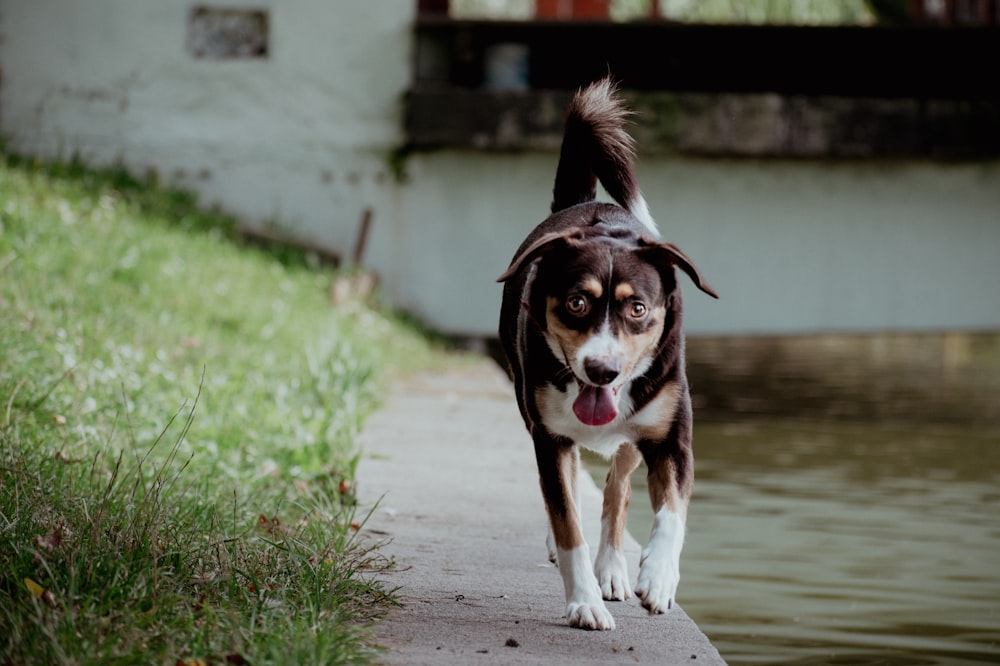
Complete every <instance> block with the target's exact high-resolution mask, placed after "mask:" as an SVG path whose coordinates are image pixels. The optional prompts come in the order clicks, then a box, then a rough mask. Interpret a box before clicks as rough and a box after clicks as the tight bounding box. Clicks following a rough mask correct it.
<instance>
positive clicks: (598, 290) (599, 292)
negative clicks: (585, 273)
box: [580, 277, 604, 299]
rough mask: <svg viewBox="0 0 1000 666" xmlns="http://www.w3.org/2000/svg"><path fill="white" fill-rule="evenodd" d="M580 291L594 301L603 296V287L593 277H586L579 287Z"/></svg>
mask: <svg viewBox="0 0 1000 666" xmlns="http://www.w3.org/2000/svg"><path fill="white" fill-rule="evenodd" d="M580 290H581V291H585V292H587V293H588V294H590V295H591V296H593V297H594V298H595V299H597V298H600V297H601V296H603V295H604V285H602V284H601V282H600V280H598V279H597V278H595V277H588V278H587V279H586V280H584V281H583V284H581V285H580Z"/></svg>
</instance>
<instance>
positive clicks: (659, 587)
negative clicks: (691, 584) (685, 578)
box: [635, 553, 681, 613]
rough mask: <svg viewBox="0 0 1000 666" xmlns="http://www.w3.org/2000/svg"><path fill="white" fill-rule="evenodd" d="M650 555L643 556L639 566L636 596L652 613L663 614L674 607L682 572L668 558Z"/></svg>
mask: <svg viewBox="0 0 1000 666" xmlns="http://www.w3.org/2000/svg"><path fill="white" fill-rule="evenodd" d="M648 555H649V553H644V554H643V559H642V563H641V564H640V565H639V579H638V580H637V581H636V584H635V594H636V596H637V597H639V600H640V601H641V602H642V606H643V608H645V609H646V610H648V611H649V612H650V613H663V612H665V611H668V610H670V609H671V608H673V606H674V597H675V596H676V595H677V584H678V583H680V580H681V575H680V571H678V569H677V567H676V566H674V565H673V563H672V562H671V561H670V560H669V559H668V558H665V557H648Z"/></svg>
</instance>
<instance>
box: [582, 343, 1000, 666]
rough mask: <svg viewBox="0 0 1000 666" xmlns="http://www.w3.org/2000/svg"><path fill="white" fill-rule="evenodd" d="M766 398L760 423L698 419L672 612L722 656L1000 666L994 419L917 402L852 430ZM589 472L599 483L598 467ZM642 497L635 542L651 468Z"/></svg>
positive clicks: (754, 418) (852, 423)
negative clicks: (677, 608)
mask: <svg viewBox="0 0 1000 666" xmlns="http://www.w3.org/2000/svg"><path fill="white" fill-rule="evenodd" d="M866 344H867V343H866ZM986 348H989V349H993V347H992V346H991V345H986ZM810 358H811V359H812V360H811V362H812V363H814V364H815V362H816V361H815V356H810ZM968 359H969V362H970V363H973V364H976V363H978V364H979V365H978V366H977V367H978V368H981V367H982V365H984V364H985V365H988V364H989V363H992V362H994V359H992V358H989V359H986V360H983V359H982V358H977V357H976V355H975V354H973V355H969V356H968ZM851 372H855V373H856V372H857V370H856V369H855V368H853V367H852V368H851ZM976 372H977V373H978V372H979V371H978V370H977V371H976ZM703 374H704V368H702V375H703ZM724 374H725V373H718V374H717V376H715V377H705V376H702V375H698V381H699V382H700V383H699V385H701V386H703V385H704V383H705V382H707V381H709V380H711V381H713V382H714V384H713V385H714V386H716V389H715V392H716V393H720V394H724V391H725V387H722V388H718V385H719V384H720V383H722V384H724V383H725V379H726V378H725V376H724ZM829 374H836V373H828V374H827V376H825V377H824V378H823V381H825V382H829V381H830V378H829ZM960 374H961V373H960V372H959V373H957V374H956V375H955V376H958V375H960ZM976 377H977V380H976V381H977V382H978V384H977V389H978V391H979V393H978V395H977V400H982V401H984V402H988V401H994V402H991V403H990V405H991V406H993V409H994V411H993V412H992V413H995V409H996V405H1000V391H996V392H993V391H994V387H993V386H992V385H991V384H990V383H989V382H990V381H997V382H1000V373H998V375H997V377H995V378H993V377H991V378H989V381H984V380H983V377H982V375H981V374H977V375H976ZM897 380H898V378H886V377H881V378H880V381H879V383H880V385H882V386H885V385H886V383H887V382H890V381H897ZM744 381H745V377H743V378H740V379H739V380H738V381H737V382H736V383H737V384H742V382H744ZM802 381H803V382H804V381H805V380H802ZM837 381H838V382H840V387H841V388H843V387H844V386H845V384H846V382H844V381H843V376H842V375H841V376H840V377H839V378H838V379H837ZM764 383H765V384H766V383H767V382H766V381H765V382H764ZM758 385H759V384H758ZM855 389H856V393H855V395H857V396H858V398H859V399H861V400H867V399H869V398H870V396H868V395H866V394H865V392H864V389H863V388H858V387H855ZM838 390H840V389H838ZM845 390H846V389H845ZM922 394H923V391H921V395H922ZM809 395H810V396H812V395H815V392H812V393H809ZM894 395H898V392H897V393H894ZM952 397H953V396H951V395H949V396H946V397H945V398H943V399H942V400H941V401H939V402H944V403H947V402H949V401H950V400H951V399H952ZM767 399H768V396H767V395H765V394H764V393H763V392H761V393H758V394H757V395H756V396H755V400H756V401H757V408H756V409H755V410H754V411H753V413H747V412H745V411H734V410H729V411H728V412H727V411H726V410H722V409H715V410H710V409H708V408H706V409H705V411H709V412H710V414H711V418H710V419H709V418H704V417H699V418H698V419H696V428H695V439H696V443H695V447H696V459H697V463H696V466H697V474H696V476H697V481H696V487H695V498H694V501H693V503H692V505H691V510H690V515H689V519H688V541H687V545H686V547H685V551H684V556H683V563H682V575H683V579H682V582H681V587H680V590H679V601H680V603H681V604H682V605H683V606H684V608H685V609H686V610H687V612H688V613H689V614H690V615H691V616H692V618H694V619H695V620H696V621H697V622H698V624H699V625H700V626H701V627H702V629H703V630H704V631H705V632H706V633H707V634H708V635H709V636H710V638H711V639H712V640H713V642H714V643H715V645H716V647H718V648H719V650H720V652H721V653H722V654H723V656H724V657H725V658H726V659H727V660H728V661H729V662H730V663H731V664H779V663H780V664H983V663H1000V510H998V509H1000V421H998V422H994V421H993V420H992V419H991V418H977V419H975V420H972V419H968V420H965V421H964V422H963V420H961V419H956V418H954V415H953V410H952V411H950V412H947V413H948V414H949V415H950V416H949V418H943V419H942V418H930V416H931V415H932V413H933V411H934V410H930V411H928V410H926V409H924V408H923V407H922V406H923V405H925V404H926V402H925V399H924V398H921V399H920V400H918V401H915V402H914V403H913V404H914V405H919V406H921V407H920V408H918V409H914V410H912V411H913V412H914V413H912V414H909V415H906V416H905V418H902V416H903V415H904V413H905V409H904V407H905V405H901V404H896V405H894V406H893V408H892V409H893V413H892V415H891V417H889V416H881V417H876V416H872V415H871V414H869V415H867V416H865V418H851V419H850V420H847V419H845V417H843V416H838V417H837V418H831V417H830V416H829V415H823V414H821V413H818V412H817V413H810V414H809V415H808V417H807V418H803V417H801V416H791V415H788V414H789V413H794V408H793V406H790V405H788V404H785V403H782V404H781V405H778V406H776V407H774V408H773V409H771V410H768V409H761V408H760V406H761V405H765V406H766V405H767V404H768V403H767ZM810 399H811V400H814V403H815V404H813V406H812V407H810V409H815V406H816V404H818V401H815V399H813V398H810ZM936 409H945V408H944V406H942V405H937V407H936ZM922 410H923V411H922ZM768 411H770V412H771V413H770V414H768V413H767V412H768ZM805 411H808V410H805ZM872 411H874V412H877V409H873V410H872ZM986 411H987V412H988V411H989V409H987V410H986ZM762 412H763V414H762ZM978 413H979V414H980V416H982V414H983V410H980V411H979V412H978ZM591 463H593V461H591ZM591 469H592V470H593V472H594V476H595V478H598V479H599V478H601V477H602V476H603V465H602V464H591ZM633 497H634V499H633V502H632V507H631V508H630V531H631V532H632V533H633V534H634V535H636V537H637V538H638V540H639V541H640V542H644V541H645V539H646V537H647V536H648V534H649V529H650V527H651V523H652V516H651V515H650V512H649V507H648V501H647V500H646V493H645V485H644V479H643V478H642V470H640V472H638V473H637V475H636V478H635V479H634V496H633Z"/></svg>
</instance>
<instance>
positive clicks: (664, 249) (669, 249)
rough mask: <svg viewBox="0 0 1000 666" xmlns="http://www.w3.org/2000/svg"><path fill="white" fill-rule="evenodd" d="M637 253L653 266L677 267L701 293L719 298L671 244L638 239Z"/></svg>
mask: <svg viewBox="0 0 1000 666" xmlns="http://www.w3.org/2000/svg"><path fill="white" fill-rule="evenodd" d="M638 253H639V255H640V256H643V257H645V258H646V260H647V261H649V263H651V264H653V265H654V266H677V267H678V268H680V269H681V270H682V271H684V272H685V273H687V274H688V277H690V278H691V281H692V282H694V284H695V286H697V287H698V288H699V289H701V290H702V291H703V292H705V293H706V294H708V295H709V296H711V297H712V298H718V297H719V295H718V294H717V293H716V292H715V290H714V289H712V288H711V287H710V286H708V282H706V281H705V278H704V277H702V275H701V271H699V270H698V267H697V266H695V265H694V262H693V261H691V259H690V258H689V257H688V256H687V255H686V254H684V253H683V252H681V249H680V248H679V247H677V246H676V245H674V244H673V243H661V242H658V241H651V240H648V239H646V238H640V239H639V250H638Z"/></svg>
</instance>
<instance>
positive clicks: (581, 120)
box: [498, 79, 718, 629]
mask: <svg viewBox="0 0 1000 666" xmlns="http://www.w3.org/2000/svg"><path fill="white" fill-rule="evenodd" d="M628 115H629V112H628V110H627V109H626V108H625V107H624V105H623V103H622V101H621V99H620V98H619V96H618V94H617V90H616V88H615V85H614V84H613V82H612V81H611V80H610V79H603V80H601V81H598V82H596V83H593V84H591V85H590V86H589V87H587V88H585V89H583V90H581V91H579V92H577V94H576V96H575V97H574V98H573V100H572V102H571V103H570V105H569V110H568V112H567V117H566V128H565V135H564V137H563V144H562V150H561V153H560V156H559V166H558V167H557V169H556V178H555V185H554V188H553V202H552V214H551V215H550V216H549V217H548V218H547V219H545V220H544V221H543V222H542V223H541V224H539V225H538V226H537V227H536V228H535V229H534V230H533V231H532V232H531V233H530V234H529V235H528V237H527V238H526V239H525V240H524V242H523V243H522V244H521V247H520V248H518V250H517V253H516V254H515V255H514V259H513V261H511V263H510V267H509V268H508V269H507V270H506V271H505V272H504V274H503V275H501V276H500V278H499V280H498V281H499V282H504V283H505V285H504V290H503V304H502V307H501V312H500V339H501V342H502V344H503V348H504V351H505V353H506V355H507V359H508V361H509V363H510V366H511V371H512V374H513V377H514V384H515V388H516V391H517V403H518V407H519V408H520V410H521V415H522V416H523V417H524V423H525V426H527V429H528V431H529V432H530V433H531V437H532V439H533V440H534V445H535V456H536V459H537V462H538V472H539V475H540V477H541V485H542V495H543V497H544V499H545V507H546V510H547V512H548V515H549V525H550V528H551V530H550V534H549V537H550V539H549V542H548V543H549V554H550V558H551V559H552V560H553V561H555V562H556V563H557V564H558V566H559V570H560V572H561V573H562V578H563V584H564V586H565V590H566V616H567V618H568V621H569V624H570V625H571V626H574V627H581V628H584V629H614V626H615V622H614V618H612V616H611V613H609V612H608V610H607V608H606V607H605V605H604V602H603V601H602V598H603V599H609V600H612V599H616V600H624V599H628V598H629V597H630V596H632V592H633V589H632V587H631V586H630V584H629V574H628V567H627V564H626V561H625V555H624V552H623V543H624V534H625V520H626V508H627V506H628V502H629V498H630V495H631V485H630V482H629V477H630V475H631V474H632V472H633V471H634V470H635V469H636V468H637V467H638V466H639V463H640V462H642V461H643V460H644V461H645V462H646V465H647V467H648V478H649V495H650V500H651V501H652V505H653V511H654V513H655V521H654V525H653V530H652V534H651V535H650V539H649V544H648V545H647V546H646V547H645V549H644V550H643V552H642V557H641V562H640V567H639V576H638V581H637V583H636V586H635V594H636V595H637V596H638V597H639V599H640V600H641V602H642V605H643V606H644V607H645V608H647V609H648V610H649V612H650V613H662V612H664V611H665V610H667V609H669V608H671V606H672V605H673V603H674V595H675V593H676V590H677V583H678V581H679V579H680V574H679V561H680V554H681V548H682V546H683V543H684V525H685V519H686V516H687V507H688V501H689V499H690V496H691V489H692V485H693V455H692V449H691V399H690V396H689V393H688V384H687V378H686V375H685V371H684V337H683V334H682V332H681V292H680V288H679V287H678V284H677V280H676V276H675V271H674V268H675V267H677V268H680V269H681V270H683V271H684V272H685V273H687V274H688V276H690V278H691V279H692V280H693V281H694V283H695V284H696V285H697V286H698V288H700V289H701V290H702V291H704V292H705V293H707V294H709V295H711V296H713V297H716V298H718V296H717V294H716V293H715V291H713V290H712V288H711V287H709V286H708V284H707V283H706V282H705V280H704V279H703V278H702V276H701V274H700V273H699V272H698V269H697V268H695V265H694V264H693V263H692V261H691V260H690V259H688V257H687V256H685V255H684V253H682V252H681V251H680V250H679V249H678V248H677V247H676V246H674V245H671V244H670V243H664V242H661V241H659V240H658V237H659V233H658V232H657V229H656V225H655V223H654V221H653V219H652V218H651V217H650V215H649V211H648V209H647V207H646V202H645V200H644V199H643V197H642V194H641V193H640V192H639V188H638V186H637V184H636V180H635V175H634V171H633V166H632V162H633V158H634V145H633V140H632V138H631V137H630V136H629V134H628V133H627V132H626V131H625V128H624V125H625V121H626V119H627V117H628ZM597 180H600V182H601V184H602V185H603V186H604V188H605V190H606V191H607V192H608V194H609V195H611V197H612V198H614V200H615V201H617V202H618V203H619V204H621V205H620V206H616V205H613V204H608V203H599V202H597V201H595V198H596V184H597ZM578 445H579V446H584V447H586V448H588V449H591V450H594V451H597V452H598V453H601V454H603V455H605V456H607V457H610V458H611V468H610V471H609V473H608V478H607V483H606V485H605V488H604V507H603V510H602V512H601V541H600V545H599V546H598V549H597V558H596V561H595V562H594V564H593V565H591V559H590V550H589V548H588V547H587V544H586V542H585V541H584V538H583V534H582V532H581V529H580V503H579V497H578V494H577V489H576V484H577V468H578V466H579V450H578V448H577V446H578Z"/></svg>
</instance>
